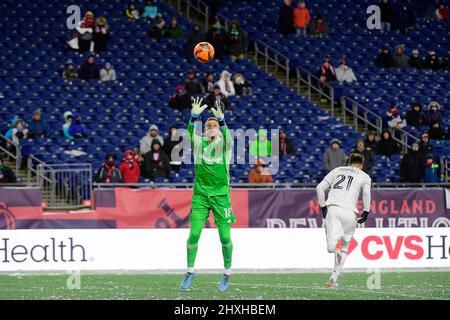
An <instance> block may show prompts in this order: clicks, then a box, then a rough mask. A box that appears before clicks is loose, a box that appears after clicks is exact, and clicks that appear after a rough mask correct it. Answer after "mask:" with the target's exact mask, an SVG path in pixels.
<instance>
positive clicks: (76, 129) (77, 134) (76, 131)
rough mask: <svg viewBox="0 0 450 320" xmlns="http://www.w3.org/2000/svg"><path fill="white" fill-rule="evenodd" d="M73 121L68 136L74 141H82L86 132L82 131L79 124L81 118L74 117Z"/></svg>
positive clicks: (82, 128)
mask: <svg viewBox="0 0 450 320" xmlns="http://www.w3.org/2000/svg"><path fill="white" fill-rule="evenodd" d="M73 119H75V120H74V121H73V122H72V124H71V125H70V128H69V135H71V136H72V137H74V138H75V139H84V138H86V137H87V135H86V131H85V130H84V127H83V125H82V124H81V116H80V115H74V116H73Z"/></svg>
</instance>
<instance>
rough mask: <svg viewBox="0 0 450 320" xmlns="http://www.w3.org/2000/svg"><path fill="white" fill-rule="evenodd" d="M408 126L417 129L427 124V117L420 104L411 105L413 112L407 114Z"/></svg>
mask: <svg viewBox="0 0 450 320" xmlns="http://www.w3.org/2000/svg"><path fill="white" fill-rule="evenodd" d="M406 124H407V125H408V126H411V127H416V128H419V127H420V126H422V125H424V124H425V115H424V114H423V112H422V105H421V104H420V103H419V102H414V103H413V104H412V105H411V110H409V111H407V112H406Z"/></svg>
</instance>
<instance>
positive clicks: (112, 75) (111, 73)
mask: <svg viewBox="0 0 450 320" xmlns="http://www.w3.org/2000/svg"><path fill="white" fill-rule="evenodd" d="M116 78H117V76H116V70H114V68H113V67H112V65H111V63H109V62H107V63H105V67H104V68H103V69H102V70H100V80H101V81H111V80H116Z"/></svg>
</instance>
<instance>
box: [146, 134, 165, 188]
mask: <svg viewBox="0 0 450 320" xmlns="http://www.w3.org/2000/svg"><path fill="white" fill-rule="evenodd" d="M170 170H171V167H170V160H169V157H168V156H167V154H166V153H165V152H164V149H163V148H162V144H161V142H160V140H159V139H153V140H152V142H151V149H150V150H149V151H148V152H147V153H145V154H144V164H143V176H144V177H145V178H147V179H152V180H153V179H155V178H169V177H170Z"/></svg>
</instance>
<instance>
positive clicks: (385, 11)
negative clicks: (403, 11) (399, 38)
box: [378, 0, 394, 32]
mask: <svg viewBox="0 0 450 320" xmlns="http://www.w3.org/2000/svg"><path fill="white" fill-rule="evenodd" d="M378 6H379V7H380V12H381V32H384V31H386V32H390V31H391V24H392V21H393V19H394V10H393V9H392V7H391V4H390V3H389V0H382V1H381V2H380V3H379V4H378Z"/></svg>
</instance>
